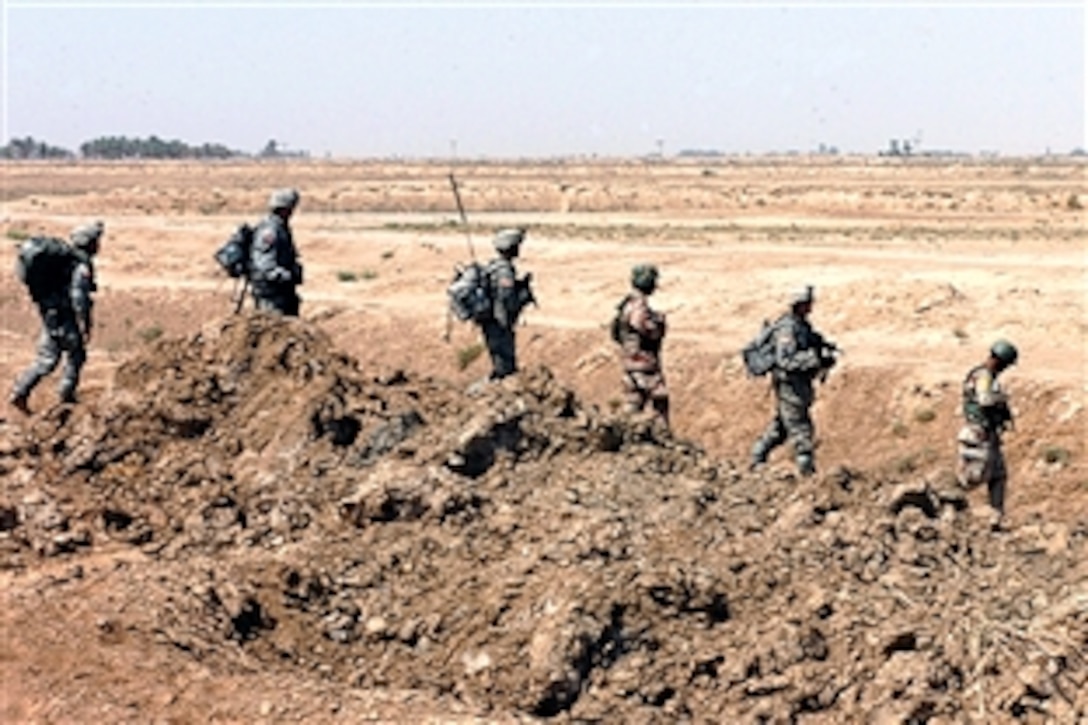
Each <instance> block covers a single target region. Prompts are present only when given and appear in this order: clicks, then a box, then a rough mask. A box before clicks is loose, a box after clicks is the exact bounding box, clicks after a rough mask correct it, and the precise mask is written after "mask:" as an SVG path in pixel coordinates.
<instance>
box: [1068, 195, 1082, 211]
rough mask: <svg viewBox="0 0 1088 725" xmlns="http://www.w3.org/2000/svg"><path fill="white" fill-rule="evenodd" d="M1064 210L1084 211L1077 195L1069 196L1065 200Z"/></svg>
mask: <svg viewBox="0 0 1088 725" xmlns="http://www.w3.org/2000/svg"><path fill="white" fill-rule="evenodd" d="M1065 208H1066V209H1068V210H1069V211H1081V210H1082V209H1084V204H1083V203H1081V200H1080V195H1079V194H1070V195H1069V198H1068V199H1066V200H1065Z"/></svg>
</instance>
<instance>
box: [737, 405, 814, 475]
mask: <svg viewBox="0 0 1088 725" xmlns="http://www.w3.org/2000/svg"><path fill="white" fill-rule="evenodd" d="M776 398H777V402H776V406H775V416H774V419H773V420H772V421H771V422H770V424H769V425H768V426H767V428H766V429H765V430H764V431H763V435H761V436H760V437H759V438H758V439H757V440H756V442H755V444H754V445H753V446H752V465H753V466H755V465H758V464H761V463H765V462H766V460H767V456H769V455H770V453H771V451H773V450H774V449H775V448H777V447H778V446H780V445H782V444H783V443H785V442H786V441H787V440H793V452H794V457H795V459H796V461H797V468H798V469H799V470H800V472H801V473H802V474H803V475H806V476H807V475H811V474H812V473H815V471H816V460H815V455H814V450H815V445H814V443H813V440H812V439H813V433H814V431H813V425H812V417H811V415H810V414H809V409H810V408H811V407H812V403H811V402H810V401H808V400H805V399H803V398H801V399H799V398H798V397H797V396H793V395H784V394H782V393H781V392H777V391H776Z"/></svg>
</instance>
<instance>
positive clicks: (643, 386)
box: [615, 264, 669, 428]
mask: <svg viewBox="0 0 1088 725" xmlns="http://www.w3.org/2000/svg"><path fill="white" fill-rule="evenodd" d="M657 278H658V271H657V267H655V266H654V265H652V264H640V265H637V266H636V267H634V268H633V269H632V270H631V292H629V293H628V295H627V296H626V297H625V298H624V299H623V302H622V303H621V304H620V307H619V310H618V314H617V317H616V322H615V325H616V330H615V338H616V341H617V342H618V343H619V344H620V356H621V362H622V365H623V395H624V404H625V406H624V407H625V410H626V411H627V412H628V413H639V412H641V411H643V410H644V409H645V408H646V405H647V404H649V405H650V406H651V407H652V408H653V411H654V415H655V417H656V418H657V419H658V420H660V421H661V422H663V423H664V424H665V427H666V428H668V426H669V391H668V388H667V387H666V386H665V375H664V371H663V370H662V366H661V346H662V343H663V342H664V340H665V328H666V325H665V314H664V313H663V312H657V311H655V310H654V309H652V308H651V307H650V295H652V294H653V293H654V290H656V289H657Z"/></svg>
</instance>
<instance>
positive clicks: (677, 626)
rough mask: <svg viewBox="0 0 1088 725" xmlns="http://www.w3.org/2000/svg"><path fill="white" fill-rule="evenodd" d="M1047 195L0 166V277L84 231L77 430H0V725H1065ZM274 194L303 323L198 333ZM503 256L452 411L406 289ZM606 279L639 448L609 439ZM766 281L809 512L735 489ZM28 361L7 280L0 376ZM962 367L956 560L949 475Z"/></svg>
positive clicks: (51, 403)
mask: <svg viewBox="0 0 1088 725" xmlns="http://www.w3.org/2000/svg"><path fill="white" fill-rule="evenodd" d="M451 170H452V171H454V172H455V173H456V175H457V179H458V182H459V184H460V187H461V193H462V197H463V200H464V203H465V206H466V209H467V213H468V217H469V225H468V226H467V227H466V226H464V225H462V224H460V220H459V216H458V214H457V212H456V208H455V205H454V201H453V198H452V194H451V190H450V186H449V172H450V171H451ZM1084 170H1085V164H1084V162H1083V160H1081V159H1071V158H1060V157H1047V158H1038V159H994V160H984V159H948V160H938V159H926V158H911V159H887V158H883V159H881V158H868V157H841V158H836V157H827V158H816V157H813V158H804V157H797V158H777V159H776V158H755V157H753V158H721V159H689V160H657V161H653V162H650V161H645V160H626V161H625V160H580V161H576V160H556V161H555V162H543V161H542V162H530V161H526V162H484V161H480V162H474V161H464V162H459V163H458V164H456V165H455V168H451V167H450V166H448V165H446V164H443V163H438V162H434V163H428V162H407V161H406V162H384V161H372V162H347V161H337V160H329V161H307V160H299V161H292V162H268V163H259V162H239V163H222V164H220V163H189V162H162V163H153V162H131V163H130V162H118V163H93V162H79V163H68V162H63V163H61V162H4V164H3V169H2V173H3V179H4V183H3V184H2V185H0V201H2V203H3V208H2V210H0V229H2V230H3V231H2V233H3V235H4V237H5V242H6V246H7V248H8V249H9V251H11V249H12V248H13V247H14V246H15V245H17V244H18V243H19V242H20V241H21V240H22V239H24V238H25V237H26V236H27V235H30V234H38V233H44V234H53V235H60V236H63V235H65V234H66V233H67V231H68V230H69V229H70V228H71V227H72V226H75V225H76V224H80V223H84V222H86V221H88V220H91V219H95V218H102V219H103V220H104V221H105V223H106V236H105V238H104V240H103V248H102V253H101V254H100V255H99V258H98V260H97V269H98V277H99V292H98V295H97V298H96V299H97V306H96V320H97V324H96V327H95V333H94V338H93V339H92V341H91V345H90V351H89V363H88V366H87V368H86V370H85V375H84V378H83V381H82V383H81V386H80V394H81V400H80V403H79V404H77V405H75V406H67V405H58V404H57V400H56V393H55V390H54V386H55V380H54V379H51V380H49V381H48V382H46V383H45V384H43V385H42V386H40V387H39V388H38V389H37V390H35V392H34V395H33V396H32V398H31V406H32V408H33V410H34V413H33V415H31V416H29V417H23V416H21V415H16V414H15V413H14V411H11V410H7V409H5V410H0V579H2V580H3V586H2V587H0V681H2V682H3V683H4V684H3V687H2V688H0V720H2V721H4V722H50V723H51V722H65V723H67V722H80V723H82V722H132V723H145V722H170V723H188V722H192V723H206V722H283V721H299V720H304V721H307V722H331V721H340V722H365V721H380V722H411V723H415V722H459V723H468V722H504V723H505V722H529V721H533V722H538V721H541V720H558V721H579V722H581V721H604V722H609V723H611V722H677V721H680V722H715V723H717V722H743V723H791V722H798V723H841V722H859V723H874V724H877V723H934V724H938V723H986V724H989V723H1002V722H1014V723H1062V724H1064V723H1077V722H1088V699H1086V696H1085V694H1084V692H1086V691H1088V662H1086V657H1088V655H1086V653H1088V565H1086V564H1085V563H1084V561H1085V548H1086V543H1085V542H1086V539H1088V495H1086V494H1088V450H1086V442H1088V435H1086V433H1085V431H1086V425H1088V412H1086V409H1085V393H1086V392H1088V382H1086V378H1085V374H1084V373H1085V365H1084V361H1085V357H1084V355H1085V347H1084V339H1085V333H1086V332H1088V323H1086V319H1088V318H1086V316H1085V297H1084V289H1085V287H1084V284H1085V275H1086V269H1085V258H1084V248H1085V242H1086V238H1088V231H1086V226H1085V212H1084V208H1085V205H1086V204H1088V195H1085V193H1084V183H1083V181H1084ZM285 185H293V186H298V187H299V188H300V189H301V191H302V203H301V205H300V208H299V211H298V213H297V214H296V215H295V217H294V219H293V220H292V225H293V227H294V230H295V236H296V240H297V242H298V245H299V248H300V251H301V253H302V258H303V262H304V264H305V266H306V284H305V285H304V286H303V288H302V296H303V299H304V302H303V318H302V319H301V320H290V321H283V320H273V319H270V318H266V317H261V316H252V315H251V314H250V313H249V312H248V307H247V308H246V311H245V312H244V313H243V314H241V315H237V316H236V315H232V314H231V310H232V307H233V305H232V302H231V300H230V294H231V289H230V287H231V285H230V281H229V280H227V279H226V278H225V277H224V275H223V274H222V272H221V271H220V270H218V269H217V268H216V266H215V263H214V262H213V261H212V254H213V252H214V250H215V249H216V248H217V247H218V246H219V245H220V244H221V243H222V241H223V240H224V239H225V238H226V237H227V236H228V235H229V234H230V232H231V231H233V229H234V228H235V226H236V225H237V224H238V223H240V222H241V221H254V220H255V218H256V216H257V215H258V214H259V213H260V211H261V210H262V208H263V205H264V200H265V199H266V198H267V195H268V192H269V191H270V190H271V189H272V188H275V187H278V186H285ZM509 225H524V226H526V227H528V229H529V235H528V241H527V243H526V245H525V249H524V250H523V251H524V254H523V258H522V259H521V260H520V268H521V269H522V270H523V271H532V272H533V273H534V280H535V283H534V284H535V287H536V292H537V296H538V298H539V299H540V301H541V304H540V307H539V308H534V309H531V310H529V311H528V312H527V313H526V315H525V316H524V322H525V324H524V325H523V326H521V327H519V328H518V352H519V357H520V361H521V365H522V367H523V372H522V374H521V375H519V376H518V377H517V378H515V379H511V380H508V381H506V382H504V383H503V384H501V385H497V386H490V387H484V386H478V385H475V384H474V383H475V381H477V380H479V379H480V378H481V377H482V376H483V375H484V374H485V373H486V368H487V361H486V355H484V354H481V348H480V346H479V336H478V334H477V332H476V331H475V330H473V329H472V328H471V327H469V326H456V325H455V326H453V327H452V328H447V327H446V317H445V314H444V312H445V307H446V305H445V297H444V289H445V285H446V284H447V283H448V281H449V279H450V274H451V271H452V269H453V267H454V265H455V264H457V263H459V262H464V261H465V260H466V259H467V258H468V257H469V256H470V254H471V253H475V254H476V255H478V256H481V257H483V256H486V255H488V254H489V249H488V246H489V245H488V239H489V237H490V234H491V233H493V231H494V230H495V229H497V228H499V227H502V226H509ZM470 248H471V252H470ZM642 262H651V263H654V264H657V265H658V266H659V267H660V268H661V270H662V279H661V288H660V289H659V290H658V292H657V294H655V296H654V298H653V299H654V304H655V306H657V307H658V308H660V309H663V310H665V311H666V312H667V313H668V319H669V335H668V337H667V339H666V342H665V347H664V354H665V368H666V375H667V378H668V381H669V386H670V390H671V396H672V413H673V425H674V432H673V434H672V435H669V434H666V433H665V432H664V431H661V430H659V429H655V428H654V427H653V426H651V425H648V424H647V423H645V422H644V421H640V420H636V419H626V418H624V417H622V416H620V415H619V414H618V413H617V412H616V410H617V408H618V405H619V402H620V401H619V378H618V374H617V369H616V360H615V350H614V346H613V345H612V343H611V341H610V340H609V338H608V333H607V329H606V327H607V324H608V321H609V319H610V316H611V314H612V310H613V308H614V305H615V303H616V301H618V300H619V299H620V298H621V297H622V295H623V294H624V292H625V291H626V285H627V276H628V274H629V270H630V267H631V265H633V264H635V263H642ZM802 284H814V285H815V286H816V291H817V303H816V308H815V310H814V313H813V321H814V323H815V324H816V326H817V328H819V329H820V330H821V331H823V332H824V333H825V334H826V335H827V336H828V337H830V338H831V339H833V340H835V341H836V342H838V343H839V344H840V345H841V346H842V347H843V348H844V349H845V351H846V352H845V354H844V356H843V357H842V359H841V361H840V363H839V365H838V366H837V367H836V368H835V370H834V372H833V374H832V375H831V377H830V378H829V380H828V381H827V382H826V384H823V385H821V386H820V387H819V390H818V396H817V402H816V405H815V407H814V409H813V414H814V419H815V422H816V430H817V436H818V449H817V461H818V465H819V469H820V470H819V474H818V475H817V477H816V478H814V479H806V480H799V479H797V478H796V477H795V476H794V473H793V466H792V462H791V460H790V458H791V456H790V451H789V450H788V449H787V448H783V449H781V450H779V451H776V452H775V453H774V455H773V456H772V458H771V464H770V466H769V467H768V468H767V469H766V470H765V471H763V472H760V473H757V474H750V473H748V472H747V471H746V470H745V468H744V467H745V463H746V458H747V453H748V449H749V447H750V445H751V443H752V441H753V440H754V438H755V437H756V435H758V433H759V431H760V430H761V429H762V428H763V426H764V425H765V424H766V422H767V418H768V414H769V410H770V403H771V401H770V398H769V396H768V391H767V388H766V385H765V384H764V382H763V381H761V380H752V379H749V378H747V377H746V376H745V374H744V371H743V369H742V368H741V365H740V359H739V356H738V354H737V353H738V351H739V350H740V348H741V347H742V346H743V345H744V343H746V342H747V341H748V339H749V338H750V337H751V336H752V335H753V334H754V333H755V332H756V330H757V329H758V327H759V324H760V323H761V322H762V320H763V319H766V318H768V317H774V316H776V315H778V314H780V313H781V311H782V307H783V305H784V301H785V300H786V299H788V296H789V295H790V294H792V293H793V292H794V291H795V290H796V289H797V288H798V287H799V286H800V285H802ZM37 334H38V320H37V315H36V312H35V310H34V309H33V307H32V305H31V304H30V303H29V302H28V300H27V299H26V295H25V293H24V291H23V290H22V289H21V288H20V287H19V286H18V284H17V282H16V281H15V279H14V277H13V275H12V274H11V271H10V266H9V265H4V266H3V267H2V268H0V343H2V344H0V378H2V379H3V380H8V381H10V380H11V379H12V378H13V377H14V375H15V374H16V373H17V372H18V370H20V369H21V368H23V367H24V366H25V365H27V364H28V363H29V362H30V360H31V359H32V356H33V348H34V341H35V338H36V336H37ZM996 337H1008V338H1010V339H1013V340H1014V341H1015V342H1016V343H1017V345H1018V347H1019V348H1020V353H1021V360H1020V364H1018V365H1017V366H1016V367H1015V368H1013V369H1012V370H1010V371H1008V372H1007V373H1005V374H1004V375H1003V376H1002V382H1003V383H1004V384H1005V385H1006V387H1007V388H1008V389H1009V391H1010V393H1011V398H1012V406H1013V411H1014V413H1015V414H1016V428H1015V430H1014V431H1011V432H1010V433H1009V434H1008V435H1007V436H1006V440H1005V450H1006V455H1007V459H1008V463H1009V469H1010V476H1011V486H1010V490H1009V502H1008V508H1009V515H1008V517H1007V527H1006V528H1005V529H1004V530H998V531H993V530H992V529H991V527H990V525H989V523H990V521H989V516H988V513H989V512H988V510H987V506H986V504H985V492H984V491H977V490H976V491H962V490H960V489H958V488H957V486H956V484H955V480H954V476H953V475H952V468H953V465H954V455H955V446H954V440H955V434H956V431H957V429H958V427H959V425H960V412H959V406H960V400H959V397H960V393H959V386H960V382H961V380H962V377H963V375H964V374H965V373H966V371H967V370H968V369H969V368H970V367H971V366H973V365H975V364H977V363H978V362H980V360H981V358H982V356H983V355H984V354H985V351H986V348H987V346H988V345H989V344H990V342H992V340H993V339H995V338H996Z"/></svg>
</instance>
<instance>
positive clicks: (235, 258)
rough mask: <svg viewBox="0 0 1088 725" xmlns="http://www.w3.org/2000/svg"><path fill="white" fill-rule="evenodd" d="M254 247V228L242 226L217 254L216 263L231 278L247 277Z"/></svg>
mask: <svg viewBox="0 0 1088 725" xmlns="http://www.w3.org/2000/svg"><path fill="white" fill-rule="evenodd" d="M252 246H253V227H251V226H249V225H248V224H242V225H241V226H239V227H238V228H237V229H236V230H235V231H234V234H231V235H230V239H228V240H227V242H226V244H224V245H223V246H222V247H220V248H219V249H218V250H217V251H216V253H215V261H216V262H218V263H219V266H220V267H222V268H223V271H225V272H226V273H227V274H229V275H230V276H231V277H234V278H238V277H244V276H247V275H248V273H249V252H250V248H251V247H252Z"/></svg>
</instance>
